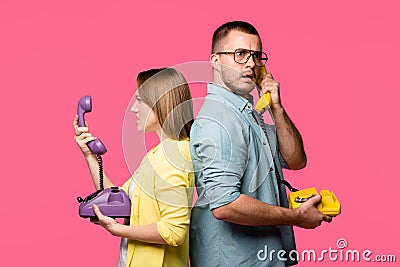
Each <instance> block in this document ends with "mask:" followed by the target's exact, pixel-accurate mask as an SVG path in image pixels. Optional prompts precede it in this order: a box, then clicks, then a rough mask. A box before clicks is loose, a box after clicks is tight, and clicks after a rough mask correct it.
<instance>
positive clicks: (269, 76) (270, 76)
mask: <svg viewBox="0 0 400 267" xmlns="http://www.w3.org/2000/svg"><path fill="white" fill-rule="evenodd" d="M264 77H267V78H269V79H272V80H273V79H274V77H272V73H271V72H267V74H265V76H264Z"/></svg>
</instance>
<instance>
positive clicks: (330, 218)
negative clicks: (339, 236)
mask: <svg viewBox="0 0 400 267" xmlns="http://www.w3.org/2000/svg"><path fill="white" fill-rule="evenodd" d="M322 220H323V221H325V222H327V223H330V222H331V221H332V217H331V216H328V215H324V218H323V219H322Z"/></svg>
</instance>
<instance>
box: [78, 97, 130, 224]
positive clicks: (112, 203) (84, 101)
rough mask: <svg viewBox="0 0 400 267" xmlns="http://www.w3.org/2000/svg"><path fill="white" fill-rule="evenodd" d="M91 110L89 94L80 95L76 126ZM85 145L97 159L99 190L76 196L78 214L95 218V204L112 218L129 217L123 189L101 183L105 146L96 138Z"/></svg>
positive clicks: (128, 201) (83, 121) (79, 124)
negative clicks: (106, 186)
mask: <svg viewBox="0 0 400 267" xmlns="http://www.w3.org/2000/svg"><path fill="white" fill-rule="evenodd" d="M90 111H92V98H91V97H90V96H84V97H82V98H81V99H80V100H79V102H78V126H79V127H84V126H85V118H84V115H85V113H86V112H90ZM87 146H88V147H89V149H90V150H91V151H92V152H93V153H95V154H96V156H97V160H98V161H99V176H100V190H97V191H96V192H94V193H92V194H90V195H89V196H87V197H86V198H85V199H82V198H81V197H78V202H79V203H81V204H80V205H79V216H81V217H83V218H96V214H95V213H94V211H93V204H96V205H97V206H98V207H99V209H100V211H101V212H102V213H103V214H104V215H106V216H108V217H112V218H129V217H130V214H131V201H130V199H129V197H128V195H127V194H126V193H125V191H124V190H122V189H119V188H118V187H111V188H106V189H104V185H103V161H102V158H101V155H103V154H104V153H106V152H107V149H106V147H105V146H104V144H103V143H102V142H101V141H100V139H96V140H94V141H90V142H89V143H88V144H87Z"/></svg>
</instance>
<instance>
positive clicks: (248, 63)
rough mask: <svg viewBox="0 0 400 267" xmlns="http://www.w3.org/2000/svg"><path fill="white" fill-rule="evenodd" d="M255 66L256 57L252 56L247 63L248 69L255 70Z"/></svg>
mask: <svg viewBox="0 0 400 267" xmlns="http://www.w3.org/2000/svg"><path fill="white" fill-rule="evenodd" d="M255 65H256V63H255V62H254V55H253V54H250V56H249V59H248V60H247V62H246V67H249V68H254V66H255Z"/></svg>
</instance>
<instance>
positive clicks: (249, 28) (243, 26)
mask: <svg viewBox="0 0 400 267" xmlns="http://www.w3.org/2000/svg"><path fill="white" fill-rule="evenodd" d="M231 31H240V32H244V33H247V34H254V35H257V36H258V38H260V35H259V34H258V31H257V30H256V28H254V26H253V25H251V24H250V23H248V22H245V21H230V22H227V23H224V24H222V25H221V26H219V27H218V29H217V30H215V32H214V34H213V38H212V47H211V53H213V54H214V53H215V52H218V51H216V48H217V47H218V46H219V45H220V43H221V41H222V40H223V39H224V38H225V37H227V36H228V34H229V33H230V32H231Z"/></svg>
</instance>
